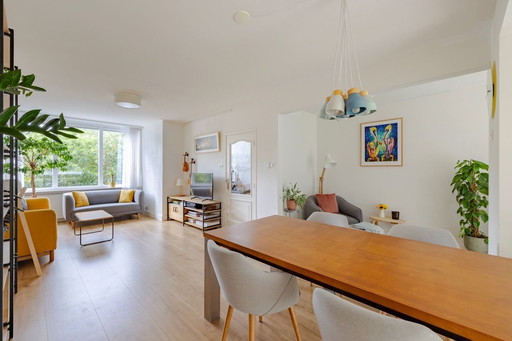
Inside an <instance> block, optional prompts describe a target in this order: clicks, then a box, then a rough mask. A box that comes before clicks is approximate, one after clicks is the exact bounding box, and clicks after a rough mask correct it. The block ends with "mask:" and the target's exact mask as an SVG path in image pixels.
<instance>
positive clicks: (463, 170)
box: [450, 160, 489, 253]
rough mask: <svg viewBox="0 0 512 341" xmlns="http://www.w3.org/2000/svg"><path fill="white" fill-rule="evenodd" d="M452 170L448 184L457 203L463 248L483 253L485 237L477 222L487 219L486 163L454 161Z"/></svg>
mask: <svg viewBox="0 0 512 341" xmlns="http://www.w3.org/2000/svg"><path fill="white" fill-rule="evenodd" d="M455 169H456V172H455V176H454V177H453V180H452V183H451V184H450V185H451V186H452V193H455V200H456V201H457V203H458V204H459V208H458V209H457V213H458V214H459V215H460V216H461V220H460V221H459V224H460V236H461V237H464V246H466V248H467V249H469V250H473V251H478V252H483V253H487V243H488V237H487V236H486V235H485V233H483V232H482V231H480V224H481V223H485V222H487V220H489V216H488V214H487V211H486V208H487V206H488V204H489V201H488V200H487V195H488V194H489V173H488V170H489V166H488V165H487V164H485V163H484V162H481V161H476V160H463V161H458V162H457V164H456V165H455Z"/></svg>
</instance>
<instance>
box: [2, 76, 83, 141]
mask: <svg viewBox="0 0 512 341" xmlns="http://www.w3.org/2000/svg"><path fill="white" fill-rule="evenodd" d="M34 80H35V76H34V75H22V73H21V70H19V69H18V70H5V69H4V70H3V73H2V74H1V75H0V91H3V92H4V93H9V94H14V95H20V94H23V95H25V96H27V97H28V96H30V95H32V93H33V92H34V91H46V90H45V89H43V88H41V87H38V86H35V85H34V84H33V83H34ZM18 109H19V106H18V105H16V106H11V107H8V108H6V109H5V110H3V111H2V112H1V113H0V134H4V135H8V136H12V137H14V138H16V139H18V140H20V141H21V140H24V139H26V135H25V133H30V132H31V133H37V134H41V135H44V136H46V137H48V138H50V139H52V140H54V141H56V142H59V143H62V140H61V139H60V137H66V138H70V139H76V138H77V136H76V134H79V133H82V131H81V130H80V129H76V128H73V127H68V126H67V124H66V120H65V119H64V115H63V114H60V116H59V117H58V118H50V115H47V114H41V109H35V110H30V111H27V112H26V113H24V114H23V115H22V116H21V117H20V118H19V120H18V121H17V122H16V123H14V124H12V125H11V124H10V121H11V118H12V117H13V116H14V114H15V113H16V112H17V111H18Z"/></svg>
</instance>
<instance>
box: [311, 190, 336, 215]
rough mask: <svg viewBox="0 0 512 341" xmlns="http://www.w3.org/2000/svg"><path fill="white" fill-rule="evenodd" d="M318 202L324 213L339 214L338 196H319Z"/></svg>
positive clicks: (317, 197) (333, 194)
mask: <svg viewBox="0 0 512 341" xmlns="http://www.w3.org/2000/svg"><path fill="white" fill-rule="evenodd" d="M316 201H317V202H318V206H319V207H320V208H321V209H322V211H324V212H329V213H339V209H338V202H337V201H336V194H335V193H332V194H317V195H316Z"/></svg>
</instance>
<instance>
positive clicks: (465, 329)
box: [204, 216, 512, 340]
mask: <svg viewBox="0 0 512 341" xmlns="http://www.w3.org/2000/svg"><path fill="white" fill-rule="evenodd" d="M204 237H205V263H204V264H205V267H204V271H205V273H204V307H205V310H204V317H205V319H207V320H208V321H214V320H216V319H218V318H219V311H220V296H219V295H220V290H219V284H218V282H217V279H216V277H215V273H214V271H213V268H212V265H211V262H210V259H209V256H208V252H207V248H206V242H207V241H208V239H211V240H214V241H215V242H217V243H218V244H220V245H222V246H225V247H227V248H229V249H232V250H234V251H238V252H240V253H242V254H244V255H246V256H248V257H251V258H253V259H256V260H259V261H261V262H263V263H266V264H268V265H271V266H273V267H276V268H279V269H281V270H283V271H287V272H290V273H292V274H294V275H296V276H298V277H300V278H303V279H306V280H308V281H311V282H314V283H316V284H318V285H320V286H323V287H326V288H328V289H331V290H334V291H336V292H339V293H341V294H343V295H345V296H348V297H351V298H354V299H356V300H358V301H360V302H362V303H365V304H369V305H371V306H373V307H375V308H378V309H380V310H383V311H386V312H389V313H391V314H393V315H395V316H398V317H401V318H405V319H408V320H411V321H415V322H419V323H422V324H424V325H426V326H428V327H430V328H432V329H433V330H435V331H436V332H439V333H441V334H444V335H446V336H448V337H451V338H453V339H458V340H468V339H469V340H512V259H509V258H503V257H497V256H492V255H487V254H480V253H477V252H473V251H467V250H462V249H454V248H448V247H444V246H437V245H433V244H427V243H423V242H418V241H413V240H408V239H403V238H396V237H391V236H386V235H380V234H374V233H368V232H364V231H359V230H354V229H348V228H340V227H335V226H331V225H324V224H320V223H316V222H310V221H304V220H300V219H294V218H288V217H282V216H271V217H266V218H262V219H257V220H253V221H250V222H245V223H240V224H235V225H231V226H227V227H223V228H221V229H217V230H211V231H207V232H204Z"/></svg>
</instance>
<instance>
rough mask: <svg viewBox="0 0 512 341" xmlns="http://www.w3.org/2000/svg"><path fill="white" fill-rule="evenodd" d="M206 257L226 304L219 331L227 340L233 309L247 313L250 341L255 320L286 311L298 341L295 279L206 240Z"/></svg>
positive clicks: (297, 299) (252, 337)
mask: <svg viewBox="0 0 512 341" xmlns="http://www.w3.org/2000/svg"><path fill="white" fill-rule="evenodd" d="M207 245H208V254H209V256H210V259H211V261H212V265H213V269H214V271H215V275H216V276H217V279H218V280H219V285H220V288H221V292H222V295H223V296H224V298H225V299H226V301H227V302H228V303H229V307H228V311H227V314H226V321H225V323H224V330H223V332H222V341H224V340H226V337H227V334H228V330H229V324H230V322H231V316H232V314H233V308H236V309H237V310H240V311H242V312H244V313H246V314H249V340H250V341H252V340H254V335H255V333H254V317H255V316H256V315H257V316H260V317H261V316H264V315H269V314H273V313H277V312H280V311H282V310H285V309H288V312H289V314H290V318H291V320H292V325H293V329H294V332H295V337H296V339H297V341H301V340H302V339H301V336H300V333H299V325H298V323H297V318H296V316H295V311H294V310H293V306H294V305H295V304H297V302H298V301H299V287H298V284H297V279H296V278H295V276H293V275H291V274H289V273H286V272H266V271H263V270H261V269H258V268H257V267H256V266H254V265H253V264H251V263H250V262H249V261H248V260H247V259H246V257H244V256H243V255H242V254H240V253H237V252H233V251H230V250H228V249H226V248H223V247H220V246H218V245H217V244H216V243H215V242H214V241H212V240H209V241H208V244H207Z"/></svg>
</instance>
